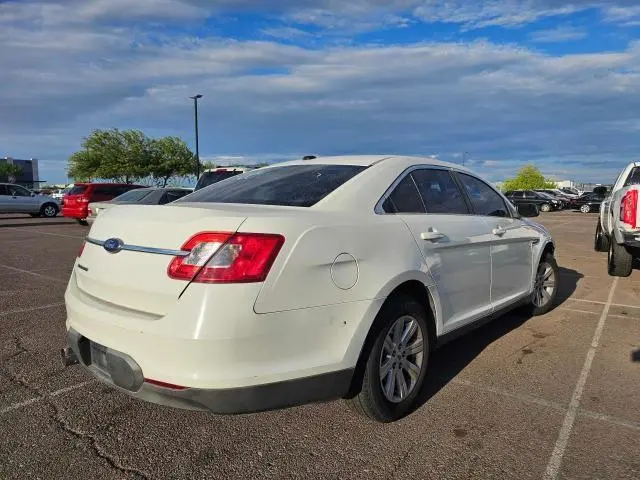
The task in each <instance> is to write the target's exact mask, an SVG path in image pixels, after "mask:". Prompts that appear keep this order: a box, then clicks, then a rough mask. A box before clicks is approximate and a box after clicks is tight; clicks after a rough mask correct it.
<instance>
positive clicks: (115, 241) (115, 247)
mask: <svg viewBox="0 0 640 480" xmlns="http://www.w3.org/2000/svg"><path fill="white" fill-rule="evenodd" d="M102 246H103V248H104V249H105V250H106V251H107V252H109V253H118V252H119V251H120V250H122V247H124V242H123V241H122V240H120V239H119V238H110V239H109V240H105V242H104V245H102Z"/></svg>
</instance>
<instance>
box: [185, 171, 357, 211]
mask: <svg viewBox="0 0 640 480" xmlns="http://www.w3.org/2000/svg"><path fill="white" fill-rule="evenodd" d="M366 168H367V167H364V166H359V165H318V164H313V165H288V166H284V167H270V168H260V169H257V170H253V171H251V172H248V173H245V174H242V175H235V176H233V177H231V178H227V179H226V180H224V181H221V182H218V183H214V184H213V185H209V186H208V187H205V188H203V189H201V190H198V191H196V192H194V193H192V194H191V195H187V196H186V197H183V198H181V199H179V200H177V202H205V203H243V204H253V205H282V206H291V207H311V206H313V205H315V204H316V203H318V202H319V201H320V200H322V199H323V198H324V197H326V196H327V195H329V194H330V193H331V192H333V191H334V190H336V189H337V188H339V187H340V186H342V184H343V183H345V182H346V181H348V180H350V179H351V178H353V177H354V176H356V175H357V174H358V173H360V172H362V171H363V170H365V169H366Z"/></svg>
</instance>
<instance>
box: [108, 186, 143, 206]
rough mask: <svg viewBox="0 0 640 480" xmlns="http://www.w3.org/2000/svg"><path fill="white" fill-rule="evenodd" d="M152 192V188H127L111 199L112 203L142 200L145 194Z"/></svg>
mask: <svg viewBox="0 0 640 480" xmlns="http://www.w3.org/2000/svg"><path fill="white" fill-rule="evenodd" d="M152 192H153V188H139V189H135V190H129V191H128V192H125V193H123V194H122V195H120V196H118V197H116V198H114V199H113V200H112V202H113V203H119V202H138V201H140V200H142V199H143V198H144V197H146V196H147V195H149V194H151V193H152Z"/></svg>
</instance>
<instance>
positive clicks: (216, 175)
mask: <svg viewBox="0 0 640 480" xmlns="http://www.w3.org/2000/svg"><path fill="white" fill-rule="evenodd" d="M241 173H243V172H242V171H240V170H236V171H233V170H219V171H217V172H205V173H203V174H202V176H201V177H200V179H199V180H198V183H197V184H196V188H195V190H200V189H201V188H204V187H208V186H209V185H213V184H214V183H218V182H219V181H221V180H224V179H226V178H231V177H234V176H236V175H239V174H241Z"/></svg>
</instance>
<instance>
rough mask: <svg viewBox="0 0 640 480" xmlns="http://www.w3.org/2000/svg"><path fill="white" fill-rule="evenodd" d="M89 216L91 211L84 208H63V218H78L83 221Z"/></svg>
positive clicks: (64, 206) (65, 206)
mask: <svg viewBox="0 0 640 480" xmlns="http://www.w3.org/2000/svg"><path fill="white" fill-rule="evenodd" d="M88 215H89V209H88V208H87V207H86V206H84V207H75V206H74V207H69V206H67V205H66V204H65V205H63V206H62V216H63V217H68V218H77V219H79V220H83V219H85V218H87V216H88Z"/></svg>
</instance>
